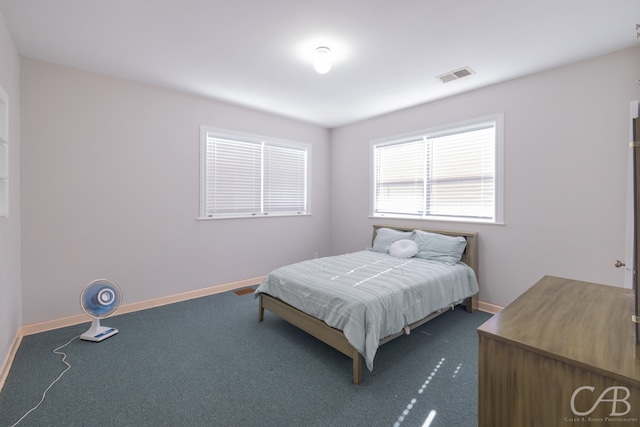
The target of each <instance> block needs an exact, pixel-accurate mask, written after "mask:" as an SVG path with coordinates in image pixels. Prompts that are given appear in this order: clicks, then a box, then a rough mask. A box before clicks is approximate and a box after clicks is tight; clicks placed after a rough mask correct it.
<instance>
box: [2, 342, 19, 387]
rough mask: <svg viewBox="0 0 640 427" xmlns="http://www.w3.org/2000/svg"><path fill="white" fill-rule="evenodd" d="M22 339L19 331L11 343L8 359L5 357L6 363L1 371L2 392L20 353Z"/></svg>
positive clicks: (4, 362)
mask: <svg viewBox="0 0 640 427" xmlns="http://www.w3.org/2000/svg"><path fill="white" fill-rule="evenodd" d="M22 337H23V335H22V333H21V331H20V330H19V331H18V333H17V334H16V336H15V337H14V338H13V342H12V343H11V347H10V348H9V353H7V357H5V358H4V361H3V362H2V369H0V391H2V387H3V386H4V383H5V381H6V380H7V376H9V370H11V365H13V361H14V359H15V358H16V353H17V352H18V348H19V347H20V343H21V342H22Z"/></svg>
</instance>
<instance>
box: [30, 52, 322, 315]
mask: <svg viewBox="0 0 640 427" xmlns="http://www.w3.org/2000/svg"><path fill="white" fill-rule="evenodd" d="M21 68H22V71H21V72H22V74H21V77H22V129H23V134H22V138H23V152H22V156H23V165H24V166H23V182H22V203H23V211H22V221H23V263H24V266H23V277H22V281H23V284H22V285H23V299H24V304H23V305H24V316H23V319H22V320H23V324H30V323H34V322H40V321H46V320H51V319H57V318H61V317H64V316H69V315H74V314H79V313H81V309H80V306H79V304H78V298H79V295H80V292H81V291H82V289H83V287H84V286H85V285H86V284H87V283H89V282H90V281H92V280H94V279H97V278H108V279H111V280H114V281H115V282H116V283H118V284H119V285H120V287H121V288H122V289H123V293H124V303H134V302H140V301H145V300H149V299H153V298H158V297H163V296H168V295H173V294H177V293H181V292H186V291H191V290H196V289H201V288H205V287H209V286H214V285H219V284H225V283H229V282H235V281H238V280H244V279H250V278H253V277H258V276H262V275H265V274H267V273H268V272H269V271H270V270H272V269H273V268H275V267H278V266H280V265H283V264H287V263H290V262H294V261H298V260H301V259H303V258H311V257H313V256H314V254H315V253H316V252H317V253H319V255H325V254H327V253H328V249H329V236H328V233H327V230H328V228H329V177H328V170H329V132H328V130H326V129H324V128H320V127H317V126H314V125H310V124H306V123H301V122H296V121H293V120H289V119H285V118H281V117H278V116H274V115H270V114H265V113H261V112H256V111H252V110H248V109H243V108H240V107H235V106H232V105H229V104H223V103H219V102H216V101H212V100H208V99H203V98H198V97H195V96H191V95H187V94H182V93H178V92H173V91H170V90H165V89H161V88H156V87H151V86H146V85H142V84H138V83H134V82H130V81H126V80H120V79H115V78H111V77H107V76H102V75H97V74H92V73H87V72H82V71H78V70H74V69H70V68H66V67H61V66H57V65H53V64H50V63H45V62H40V61H37V60H33V59H28V58H22V62H21ZM201 124H204V125H208V126H213V127H220V128H226V129H233V130H238V131H242V132H247V133H254V134H260V135H268V136H272V137H275V138H279V139H285V140H292V141H301V142H307V143H311V144H312V159H313V163H312V195H311V197H312V209H313V215H312V216H301V217H280V218H278V217H274V218H255V219H245V220H234V219H228V220H208V221H198V220H197V219H196V218H197V217H198V213H199V205H198V203H199V143H200V142H199V130H200V129H199V127H200V125H201Z"/></svg>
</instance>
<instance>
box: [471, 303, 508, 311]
mask: <svg viewBox="0 0 640 427" xmlns="http://www.w3.org/2000/svg"><path fill="white" fill-rule="evenodd" d="M477 308H478V310H480V311H484V312H485V313H490V314H498V312H500V310H502V309H503V308H504V307H502V306H501V305H495V304H490V303H488V302H484V301H478V307H477Z"/></svg>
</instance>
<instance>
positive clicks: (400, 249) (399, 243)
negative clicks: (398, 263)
mask: <svg viewBox="0 0 640 427" xmlns="http://www.w3.org/2000/svg"><path fill="white" fill-rule="evenodd" d="M419 250H420V247H419V246H418V244H417V243H416V242H414V241H413V240H409V239H400V240H396V241H395V242H393V243H392V244H391V245H390V246H389V254H391V255H392V256H394V257H396V258H411V257H412V256H414V255H415V254H417V253H418V251H419Z"/></svg>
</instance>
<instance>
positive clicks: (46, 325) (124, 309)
mask: <svg viewBox="0 0 640 427" xmlns="http://www.w3.org/2000/svg"><path fill="white" fill-rule="evenodd" d="M263 279H264V276H261V277H254V278H252V279H246V280H240V281H238V282H231V283H226V284H223V285H216V286H210V287H208V288H202V289H196V290H194V291H188V292H183V293H180V294H175V295H169V296H166V297H161V298H155V299H152V300H147V301H141V302H135V303H131V304H125V305H123V306H121V307H120V308H119V309H118V312H117V314H126V313H132V312H134V311H140V310H146V309H148V308H154V307H160V306H163V305H167V304H173V303H176V302H181V301H187V300H190V299H194V298H200V297H204V296H208V295H214V294H218V293H221V292H227V291H233V290H235V289H240V288H245V287H248V286H253V285H257V284H259V283H260V282H262V280H263ZM477 308H478V310H481V311H485V312H487V313H491V314H496V313H498V312H499V311H500V310H502V308H503V307H501V306H499V305H494V304H489V303H487V302H483V301H478V307H477ZM89 320H90V319H88V317H87V315H85V314H79V315H76V316H69V317H64V318H62V319H55V320H48V321H45V322H39V323H32V324H29V325H22V326H21V327H20V330H19V331H18V333H17V335H16V337H15V338H14V340H13V343H12V344H11V349H10V351H9V354H7V357H6V358H5V360H4V362H3V363H2V370H0V391H2V386H3V385H4V382H5V380H6V378H7V375H9V370H10V369H11V365H12V364H13V359H14V358H15V355H16V352H17V351H18V347H19V346H20V343H21V342H22V337H24V336H26V335H32V334H37V333H39V332H46V331H50V330H53V329H58V328H64V327H66V326H72V325H77V324H79V323H85V322H88V321H89Z"/></svg>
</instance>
